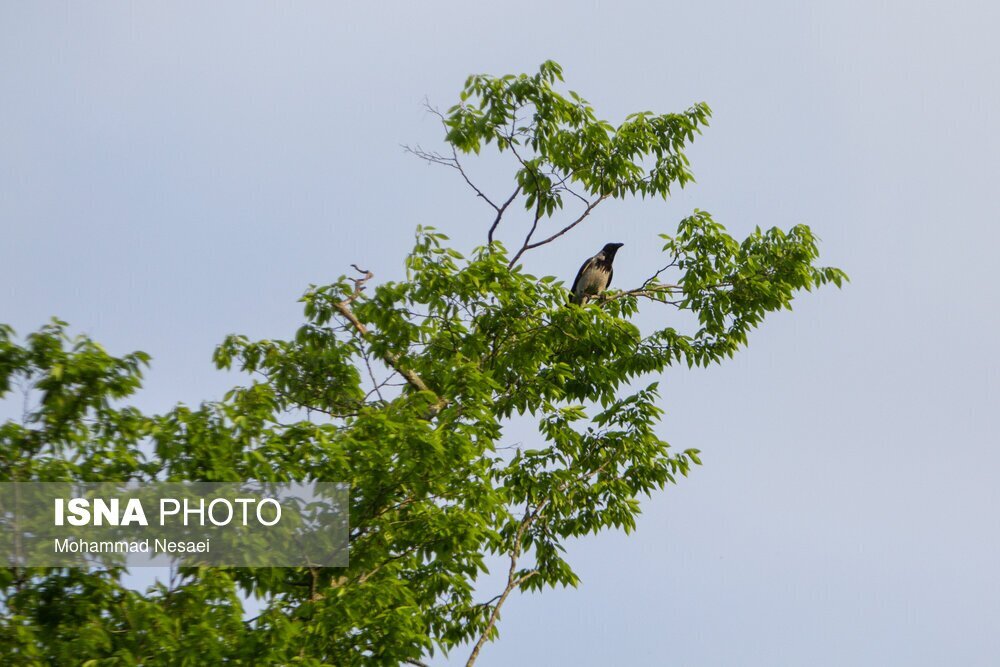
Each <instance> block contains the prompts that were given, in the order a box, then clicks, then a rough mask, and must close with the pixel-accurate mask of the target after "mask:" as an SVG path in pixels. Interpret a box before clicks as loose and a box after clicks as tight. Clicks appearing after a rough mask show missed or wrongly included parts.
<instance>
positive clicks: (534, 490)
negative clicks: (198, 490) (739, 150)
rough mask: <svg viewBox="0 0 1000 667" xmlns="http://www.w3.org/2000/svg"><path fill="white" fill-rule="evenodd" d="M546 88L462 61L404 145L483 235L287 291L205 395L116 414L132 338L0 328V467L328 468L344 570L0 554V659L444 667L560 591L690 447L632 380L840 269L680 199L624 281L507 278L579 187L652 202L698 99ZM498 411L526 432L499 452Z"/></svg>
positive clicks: (576, 203) (137, 372) (676, 158)
mask: <svg viewBox="0 0 1000 667" xmlns="http://www.w3.org/2000/svg"><path fill="white" fill-rule="evenodd" d="M561 81H562V71H561V69H560V67H559V66H558V65H557V64H556V63H553V62H551V61H549V62H546V63H543V64H542V65H541V67H540V68H539V70H538V72H537V73H535V74H533V75H525V74H521V75H516V76H515V75H508V76H503V77H493V76H487V75H480V76H472V77H470V78H469V79H468V80H467V81H466V83H465V86H464V88H463V90H462V93H461V96H460V101H459V103H458V104H457V105H456V106H454V107H452V108H450V109H449V110H448V111H447V112H444V113H438V112H435V113H438V115H439V117H440V119H441V121H442V123H443V126H444V129H445V143H446V144H447V146H448V151H447V152H446V153H437V152H429V151H425V150H423V149H420V148H413V149H411V150H412V152H413V153H415V154H416V155H418V156H420V157H422V158H424V159H426V160H429V161H430V162H433V163H436V164H441V165H444V166H446V167H449V168H451V169H453V170H455V171H456V172H457V174H458V176H459V177H460V178H461V179H462V180H463V181H464V182H465V183H466V184H467V185H468V186H469V187H470V188H471V190H472V192H473V193H474V194H475V195H476V196H477V197H479V198H481V199H482V200H483V201H484V206H486V207H487V208H486V210H487V212H488V214H487V215H488V217H487V218H486V220H485V223H484V232H485V241H486V242H485V244H484V245H483V246H481V247H478V248H475V249H474V250H472V251H471V253H469V254H468V255H467V256H466V255H464V254H462V253H460V252H459V251H458V250H456V249H455V248H452V247H449V245H447V237H446V236H445V235H444V234H442V233H440V232H438V231H437V230H434V229H427V228H425V229H418V231H417V238H416V245H415V247H414V249H413V251H412V253H411V254H410V255H409V256H408V257H407V258H406V269H407V274H406V279H405V280H402V281H398V282H382V283H377V284H376V283H375V282H374V276H373V275H372V274H371V272H368V271H365V270H363V269H360V268H357V267H356V266H355V267H354V270H355V271H356V273H355V274H352V275H350V276H344V277H342V278H341V279H340V280H338V281H337V282H335V283H333V284H331V285H323V286H312V287H311V288H310V289H309V290H308V291H307V292H306V294H305V296H304V297H303V299H302V300H303V302H304V311H305V322H304V323H303V324H302V326H301V327H300V328H299V329H298V330H297V331H296V332H295V335H294V336H293V337H291V338H290V339H288V340H259V341H251V340H249V339H247V338H246V337H243V336H238V335H234V336H230V337H228V338H227V339H226V340H225V341H224V342H223V343H222V344H221V345H220V346H219V347H218V349H217V351H216V354H215V362H216V364H217V365H218V367H219V368H223V369H228V368H232V367H238V368H240V369H242V370H243V371H246V372H247V373H249V374H251V376H252V377H253V380H252V381H251V382H249V383H248V384H247V385H246V386H241V387H237V388H234V389H233V390H232V391H230V392H229V393H228V394H227V395H226V396H225V398H224V399H223V400H220V401H214V402H207V403H204V404H202V405H201V406H199V407H197V408H189V407H186V406H183V405H179V406H177V407H176V408H174V409H173V410H171V411H169V412H168V413H166V414H163V415H143V414H141V413H140V412H139V411H138V410H136V409H134V408H131V407H123V406H122V401H123V400H124V399H126V398H128V397H129V396H130V395H131V394H132V393H133V392H135V391H136V390H137V389H138V388H139V386H140V380H141V371H142V368H143V366H144V365H145V364H146V363H147V361H148V360H147V358H146V357H145V355H143V354H142V353H135V354H132V355H127V356H125V357H120V358H119V357H114V356H112V355H109V354H108V353H107V352H105V351H104V350H103V349H102V348H101V347H100V346H98V345H97V344H96V343H94V342H92V341H90V340H88V339H86V338H76V339H71V338H70V337H69V336H68V334H67V333H66V325H65V324H64V323H62V322H58V321H54V322H53V323H51V324H49V325H47V326H45V327H43V328H42V329H41V330H39V331H38V332H36V333H34V334H31V335H30V336H28V337H27V339H26V340H25V341H23V342H18V341H17V339H16V337H15V336H14V333H13V332H12V331H11V330H10V329H9V328H3V329H0V395H3V396H9V395H12V392H14V390H15V389H16V388H18V387H20V389H21V393H22V394H23V397H25V398H26V405H27V407H26V410H25V413H24V417H23V419H21V420H20V421H10V422H7V423H6V424H4V425H3V427H2V428H0V474H2V475H3V477H2V478H3V479H6V480H46V481H55V480H93V481H97V480H101V479H109V478H110V479H137V480H154V479H169V480H205V481H238V480H240V479H261V480H275V481H278V480H301V479H318V480H325V481H347V482H349V483H350V484H351V508H350V511H351V535H350V566H349V567H347V568H344V569H323V568H313V569H304V568H303V569H253V568H244V569H235V568H234V569H221V568H220V569H193V568H188V569H181V570H179V571H178V572H177V573H176V576H175V577H174V578H172V580H171V581H169V582H161V583H159V584H157V585H155V586H154V587H152V588H151V589H150V590H148V591H144V592H139V591H134V590H129V589H127V588H125V587H123V586H122V584H121V575H122V572H121V570H119V569H111V570H107V571H84V570H52V569H17V570H15V569H10V568H8V569H6V570H4V571H2V573H0V590H2V594H0V595H2V600H3V602H2V604H3V610H4V616H3V621H2V625H0V651H2V653H3V654H4V655H8V656H14V659H15V660H18V659H20V660H21V661H23V662H25V663H26V664H34V663H46V662H48V663H52V664H65V663H66V662H67V661H70V660H71V661H74V662H76V661H80V660H81V659H82V660H85V661H86V662H85V663H84V664H87V665H95V666H96V665H131V664H144V665H157V664H164V665H175V664H208V663H212V664H216V663H220V664H221V663H223V662H233V663H237V664H292V663H294V664H303V665H322V664H337V665H394V664H400V663H410V664H421V660H422V659H425V656H426V655H428V654H432V653H434V652H435V651H453V650H456V649H459V648H461V649H463V650H468V651H469V654H468V663H467V664H469V665H471V664H473V663H474V662H475V661H476V658H477V657H478V655H479V653H480V651H481V650H482V648H483V646H484V644H485V643H487V642H488V641H490V640H492V639H494V638H496V637H497V635H498V620H499V617H500V612H501V610H502V608H503V605H504V603H505V601H506V600H507V599H508V598H509V596H510V595H511V594H513V593H515V592H517V591H526V590H541V589H545V588H548V587H553V586H567V585H569V586H575V585H577V583H578V579H577V576H576V575H575V574H574V572H573V570H572V568H571V566H570V564H569V563H568V562H567V560H566V551H565V547H566V544H567V543H568V541H570V540H571V539H572V538H574V537H577V536H581V535H586V534H591V533H597V532H600V531H602V530H606V529H609V528H620V529H623V530H625V531H626V532H628V531H630V530H632V529H633V528H634V527H635V522H636V517H637V515H638V513H639V511H640V506H639V498H640V497H641V496H644V495H648V494H650V493H652V492H654V491H657V490H660V489H663V488H664V487H665V486H666V485H667V484H670V483H674V482H675V481H676V480H677V477H678V476H686V475H687V474H688V472H689V471H690V469H691V467H692V465H696V464H699V463H700V461H699V458H698V451H697V450H695V449H685V450H683V451H674V450H672V449H670V447H669V445H668V443H667V442H665V441H664V440H663V439H662V438H661V437H660V436H659V435H658V434H657V425H658V422H659V418H660V415H661V413H662V409H661V408H660V407H659V406H658V404H657V402H658V397H657V385H656V382H655V381H653V380H654V376H655V375H656V374H658V373H660V372H662V371H664V370H665V369H667V368H668V367H669V366H671V365H674V364H678V363H684V364H687V365H688V366H707V365H708V364H710V363H714V362H720V361H722V360H723V359H724V358H726V357H727V356H732V355H733V353H734V352H735V351H736V350H737V349H738V348H739V347H740V346H742V345H745V344H746V342H747V334H748V333H749V331H750V330H751V329H753V328H755V327H756V326H757V325H758V324H759V323H760V322H761V320H762V319H763V317H764V315H765V314H766V313H768V312H772V311H775V310H779V309H782V308H790V306H791V302H792V298H793V296H794V295H795V293H796V292H798V291H799V290H803V289H805V290H810V289H812V288H813V287H817V286H820V285H823V284H825V283H828V282H832V283H835V284H836V285H838V286H839V285H840V284H841V282H842V280H844V279H845V276H844V274H843V273H842V272H841V271H840V270H838V269H834V268H821V267H818V266H817V265H816V261H817V257H818V251H817V245H816V239H815V237H814V236H813V234H812V232H811V231H810V230H809V228H808V227H806V226H804V225H799V226H796V227H793V228H791V229H790V230H788V231H782V230H780V229H777V228H775V229H770V230H766V231H763V230H760V229H757V230H756V231H754V233H752V234H751V235H750V236H748V237H747V238H746V239H744V240H743V241H737V240H735V239H734V238H732V237H731V236H730V235H729V234H727V232H726V230H725V229H724V228H723V227H722V225H720V224H719V223H717V222H715V221H714V220H713V219H712V217H711V216H710V215H709V214H708V213H706V212H704V211H697V210H696V211H694V212H693V213H692V215H690V216H689V217H687V218H685V219H684V220H682V221H681V222H680V223H679V224H678V226H677V229H676V231H675V232H673V233H671V234H664V235H662V239H663V255H664V258H663V262H662V266H660V267H656V268H657V269H658V270H655V271H654V270H651V272H650V273H651V276H650V277H649V279H648V280H646V281H644V282H643V283H642V284H640V285H636V286H633V287H631V288H629V289H624V290H619V291H611V292H608V293H607V294H605V295H604V298H602V299H600V300H599V301H597V302H594V303H591V304H588V305H584V306H577V305H575V304H570V303H568V300H567V289H566V286H565V285H564V284H563V283H561V282H560V281H558V280H557V279H556V278H555V277H553V276H541V277H536V276H533V275H531V274H529V273H527V272H526V270H525V265H524V263H525V262H526V261H527V257H528V253H530V251H532V250H534V249H535V248H537V247H539V246H542V245H545V244H549V243H556V242H558V241H559V240H560V239H561V238H562V237H563V236H564V235H566V234H568V233H570V232H571V231H572V230H573V229H574V228H575V227H577V226H578V225H580V224H582V223H583V222H584V221H585V220H587V218H588V216H589V215H590V213H591V212H592V211H593V210H594V209H595V208H596V207H597V206H599V205H602V204H603V203H604V202H607V201H610V200H620V199H626V198H630V197H635V196H639V197H647V196H648V197H650V198H653V197H662V198H666V197H667V196H668V195H669V194H670V191H671V187H673V186H675V185H677V186H681V187H683V186H684V185H685V184H686V183H688V182H690V181H691V180H692V174H691V172H690V170H689V164H688V160H687V158H686V157H685V155H684V150H685V148H686V146H687V145H688V143H689V142H691V141H692V140H693V139H694V137H695V135H696V134H697V133H700V132H701V129H702V128H703V127H705V126H706V124H707V122H708V119H709V117H710V110H709V108H708V106H707V105H705V104H703V103H702V104H696V105H694V106H692V107H691V108H690V109H688V110H687V111H685V112H683V113H671V114H654V113H651V112H640V113H636V114H632V115H630V116H628V117H627V118H626V119H625V120H624V122H622V123H621V124H619V125H617V126H614V125H612V124H610V123H608V122H607V121H604V120H600V119H599V118H598V117H597V116H596V114H595V112H594V110H593V109H592V107H591V106H590V105H589V104H588V103H587V102H586V101H585V100H584V99H583V98H582V97H580V96H579V95H577V94H576V93H573V92H569V93H565V94H564V93H561V92H559V91H558V90H557V86H558V85H559V83H560V82H561ZM484 149H495V150H497V151H499V152H500V153H501V154H504V155H505V156H511V157H512V162H513V164H514V165H515V167H514V169H515V170H514V174H513V181H512V183H511V185H510V189H509V190H508V191H507V193H506V194H505V195H502V196H496V195H494V194H492V193H487V192H486V191H485V190H484V189H481V188H480V187H479V186H478V185H477V184H475V183H474V182H473V181H472V180H471V179H470V178H469V176H468V172H467V171H466V169H465V166H464V160H465V159H466V158H467V157H468V156H470V155H478V154H480V153H482V152H483V151H484ZM519 207H523V208H524V210H525V211H527V213H528V216H527V218H528V219H527V223H526V229H525V230H524V231H523V232H522V233H523V234H524V236H523V241H521V243H520V245H519V246H517V247H515V248H514V249H513V251H509V250H508V249H507V248H505V247H504V245H503V244H502V243H500V242H499V241H498V240H496V237H497V235H498V231H499V230H500V229H501V226H505V227H504V229H507V227H506V226H509V225H513V224H516V221H513V220H511V219H510V218H511V213H512V211H514V210H516V209H517V208H519ZM359 261H361V260H359ZM667 279H672V282H667ZM640 307H641V308H643V309H646V308H651V309H665V310H673V311H686V312H688V313H689V314H690V317H689V318H688V319H689V320H690V322H691V327H690V330H687V331H682V330H678V329H675V328H674V327H672V326H664V327H662V328H655V329H654V330H652V331H641V330H640V328H639V327H638V326H637V325H636V324H635V323H634V321H635V319H636V316H637V314H638V313H639V311H640ZM662 321H664V322H667V321H671V318H667V317H663V318H662ZM673 321H677V319H676V318H673ZM515 415H520V416H522V417H523V418H524V419H531V420H533V421H534V423H536V424H537V437H536V439H535V441H533V442H530V443H526V445H525V446H524V447H523V448H521V447H518V448H513V449H512V448H511V447H509V444H510V443H508V442H506V441H505V438H504V433H505V428H508V426H509V424H510V423H511V420H512V419H514V418H515ZM496 559H502V561H503V563H504V565H503V568H502V571H503V574H504V575H505V583H504V585H503V586H502V588H501V589H500V590H498V591H496V592H495V594H494V593H488V594H485V596H483V595H482V594H481V593H480V591H477V590H476V583H477V581H479V580H480V578H481V576H482V575H483V573H484V572H486V569H487V565H488V563H491V562H494V561H495V560H496ZM241 593H242V594H243V595H248V596H254V597H257V598H260V599H262V600H263V601H264V610H263V611H262V613H260V614H259V615H258V616H256V617H255V618H252V619H246V620H245V619H244V618H243V615H242V608H241V606H240V602H239V594H241Z"/></svg>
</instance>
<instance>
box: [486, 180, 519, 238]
mask: <svg viewBox="0 0 1000 667" xmlns="http://www.w3.org/2000/svg"><path fill="white" fill-rule="evenodd" d="M519 194H521V186H520V185H518V186H517V188H515V189H514V193H513V194H512V195H511V196H510V197H508V198H507V201H505V202H504V203H503V204H501V205H500V208H498V209H497V217H496V218H494V219H493V224H492V225H490V231H489V233H488V234H487V235H486V242H487V244H488V245H493V232H495V231H496V229H497V225H499V224H500V219H501V218H503V214H504V212H505V211H506V210H507V207H508V206H510V203H511V202H512V201H514V199H515V198H517V196H518V195H519Z"/></svg>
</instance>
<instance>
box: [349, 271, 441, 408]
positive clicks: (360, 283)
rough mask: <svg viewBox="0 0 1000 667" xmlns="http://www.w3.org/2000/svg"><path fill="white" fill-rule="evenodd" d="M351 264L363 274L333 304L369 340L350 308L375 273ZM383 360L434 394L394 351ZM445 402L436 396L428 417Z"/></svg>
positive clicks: (415, 383)
mask: <svg viewBox="0 0 1000 667" xmlns="http://www.w3.org/2000/svg"><path fill="white" fill-rule="evenodd" d="M351 266H352V267H353V268H354V270H355V271H357V272H358V273H361V274H363V275H362V276H361V277H360V278H355V279H354V292H353V293H352V294H351V295H350V296H349V297H347V298H346V299H344V300H343V301H339V302H337V303H335V304H333V306H334V308H336V309H337V310H338V311H339V312H340V314H341V315H343V316H344V318H345V319H346V320H347V321H348V322H350V323H351V325H352V326H353V327H354V328H355V330H357V332H358V334H360V335H361V337H362V338H364V339H366V340H369V339H370V338H371V332H370V331H368V327H366V326H365V325H364V323H363V322H362V321H361V320H359V319H358V316H357V315H355V314H354V311H353V310H351V304H352V303H354V302H355V301H356V300H357V299H358V297H360V296H361V292H362V291H363V290H364V289H365V283H367V282H368V281H369V280H371V279H372V278H373V277H375V274H374V273H372V272H371V271H366V270H364V269H361V268H358V266H357V264H351ZM383 360H384V361H385V362H386V363H387V364H388V365H389V366H391V367H392V368H393V369H394V370H395V371H396V372H397V373H399V374H400V375H402V376H403V377H404V378H405V379H406V381H407V382H408V383H409V384H410V386H412V387H413V388H414V389H416V390H417V391H426V392H430V393H432V394H435V392H433V391H431V389H430V387H428V386H427V383H425V382H424V381H423V379H422V378H421V377H420V376H419V375H417V374H416V373H415V372H414V371H412V370H410V369H408V368H406V367H404V366H403V363H402V360H401V359H400V356H399V355H398V354H396V353H394V352H386V354H385V358H384V359H383ZM436 395H437V394H435V396H436ZM447 404H448V400H447V399H446V398H444V397H441V396H438V400H437V401H436V402H435V403H434V404H433V405H432V406H431V407H430V415H429V417H434V416H435V415H437V414H438V413H439V412H441V410H443V409H444V407H445V406H446V405H447Z"/></svg>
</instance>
